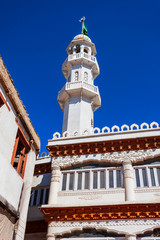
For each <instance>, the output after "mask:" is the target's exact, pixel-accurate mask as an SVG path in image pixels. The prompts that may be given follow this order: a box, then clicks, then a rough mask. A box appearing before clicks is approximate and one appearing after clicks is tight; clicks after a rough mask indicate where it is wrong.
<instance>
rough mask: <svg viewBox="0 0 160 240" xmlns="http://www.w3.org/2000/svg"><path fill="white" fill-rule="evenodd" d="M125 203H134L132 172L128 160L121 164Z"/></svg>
mask: <svg viewBox="0 0 160 240" xmlns="http://www.w3.org/2000/svg"><path fill="white" fill-rule="evenodd" d="M123 177H124V188H125V201H134V200H135V193H134V170H133V167H132V163H131V161H130V160H127V161H124V162H123Z"/></svg>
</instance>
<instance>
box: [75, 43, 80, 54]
mask: <svg viewBox="0 0 160 240" xmlns="http://www.w3.org/2000/svg"><path fill="white" fill-rule="evenodd" d="M79 52H80V45H76V53H79Z"/></svg>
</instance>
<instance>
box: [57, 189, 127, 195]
mask: <svg viewBox="0 0 160 240" xmlns="http://www.w3.org/2000/svg"><path fill="white" fill-rule="evenodd" d="M124 191H125V190H124V189H122V188H121V189H119V190H117V188H116V189H111V190H106V191H101V190H98V191H92V190H90V191H87V192H83V191H80V192H78V191H76V192H59V193H58V196H59V197H65V196H96V195H97V196H98V195H104V194H117V193H124Z"/></svg>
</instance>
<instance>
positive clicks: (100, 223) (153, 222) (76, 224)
mask: <svg viewBox="0 0 160 240" xmlns="http://www.w3.org/2000/svg"><path fill="white" fill-rule="evenodd" d="M132 225H135V226H138V225H145V226H148V225H149V226H150V225H152V226H157V225H160V220H159V219H153V220H119V221H114V220H111V221H91V222H90V221H79V222H61V221H57V222H54V221H53V222H50V223H49V226H50V227H78V228H81V229H83V228H85V227H92V228H96V229H99V228H103V227H108V226H132Z"/></svg>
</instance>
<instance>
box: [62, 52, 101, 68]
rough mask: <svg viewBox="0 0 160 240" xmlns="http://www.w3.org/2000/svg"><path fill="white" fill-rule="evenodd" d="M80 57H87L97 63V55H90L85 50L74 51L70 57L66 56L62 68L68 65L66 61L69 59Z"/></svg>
mask: <svg viewBox="0 0 160 240" xmlns="http://www.w3.org/2000/svg"><path fill="white" fill-rule="evenodd" d="M78 58H86V59H88V60H90V61H92V62H95V63H97V60H96V57H94V56H92V55H89V54H87V53H84V52H80V53H74V54H71V55H68V57H67V58H66V60H65V61H64V63H63V64H62V68H64V66H65V65H66V63H67V62H68V61H71V60H74V59H78Z"/></svg>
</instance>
